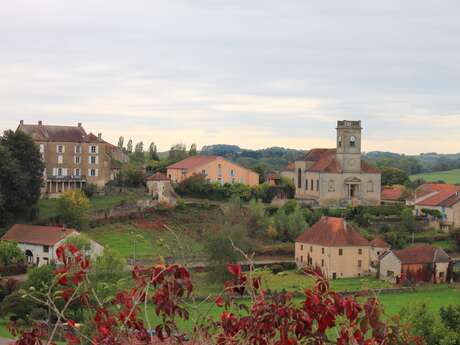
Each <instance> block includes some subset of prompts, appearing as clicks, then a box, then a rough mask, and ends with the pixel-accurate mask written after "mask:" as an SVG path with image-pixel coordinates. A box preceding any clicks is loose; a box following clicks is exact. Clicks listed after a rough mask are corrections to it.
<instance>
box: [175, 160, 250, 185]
mask: <svg viewBox="0 0 460 345" xmlns="http://www.w3.org/2000/svg"><path fill="white" fill-rule="evenodd" d="M198 174H201V175H203V176H204V177H205V178H206V179H207V180H208V181H209V182H218V183H220V184H222V185H223V184H224V183H243V184H247V185H249V186H255V185H258V184H259V174H257V173H255V172H254V171H252V170H249V169H246V168H244V167H242V166H241V165H238V164H235V163H233V162H230V161H228V160H226V159H225V158H223V157H220V156H192V157H188V158H185V159H183V160H181V161H179V162H177V163H174V164H172V165H170V166H168V168H167V176H168V177H169V178H170V179H171V181H172V182H175V183H179V182H182V181H183V180H185V179H187V178H189V177H190V176H193V175H198Z"/></svg>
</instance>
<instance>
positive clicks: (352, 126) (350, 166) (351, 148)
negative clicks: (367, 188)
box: [337, 120, 362, 173]
mask: <svg viewBox="0 0 460 345" xmlns="http://www.w3.org/2000/svg"><path fill="white" fill-rule="evenodd" d="M361 134H362V128H361V121H347V120H344V121H337V161H338V162H339V163H340V165H341V166H342V169H343V172H349V173H359V172H361Z"/></svg>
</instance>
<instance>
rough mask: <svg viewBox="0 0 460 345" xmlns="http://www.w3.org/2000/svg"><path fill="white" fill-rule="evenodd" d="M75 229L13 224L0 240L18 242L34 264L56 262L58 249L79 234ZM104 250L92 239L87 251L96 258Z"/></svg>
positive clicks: (40, 264) (29, 260) (27, 260)
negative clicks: (71, 237)
mask: <svg viewBox="0 0 460 345" xmlns="http://www.w3.org/2000/svg"><path fill="white" fill-rule="evenodd" d="M79 235H80V233H79V232H78V231H77V230H75V229H68V228H65V227H62V226H60V227H58V226H38V225H30V224H15V225H13V226H12V227H11V228H10V229H9V230H8V231H7V232H6V233H5V234H4V235H3V236H2V238H1V239H0V240H2V241H13V242H16V243H17V244H18V246H19V248H20V249H21V250H22V251H23V252H24V255H25V257H26V262H27V264H29V265H33V266H42V265H47V264H51V263H55V262H56V260H57V257H56V249H57V248H58V247H59V246H61V245H62V244H64V242H65V241H66V239H68V238H69V237H70V236H79ZM103 251H104V247H102V246H101V245H100V244H99V243H97V242H95V241H93V240H91V242H90V248H89V249H88V250H87V252H86V253H85V254H86V255H87V256H90V257H92V258H95V257H97V256H99V255H101V254H102V253H103Z"/></svg>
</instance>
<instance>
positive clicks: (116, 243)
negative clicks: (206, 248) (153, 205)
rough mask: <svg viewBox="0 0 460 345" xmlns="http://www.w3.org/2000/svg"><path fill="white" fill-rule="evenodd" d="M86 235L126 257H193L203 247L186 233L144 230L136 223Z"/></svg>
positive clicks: (128, 223)
mask: <svg viewBox="0 0 460 345" xmlns="http://www.w3.org/2000/svg"><path fill="white" fill-rule="evenodd" d="M85 233H86V234H87V235H88V236H90V237H91V238H92V239H93V240H95V241H96V242H98V243H100V244H101V245H103V246H105V247H110V248H112V249H114V250H115V251H117V252H119V253H120V254H121V255H122V256H124V257H125V258H132V257H133V256H134V255H135V256H136V259H149V260H155V259H158V258H159V256H163V257H167V256H173V257H174V258H176V259H180V258H181V257H184V256H187V257H193V256H196V255H199V254H200V253H201V252H202V250H203V248H202V245H201V244H200V243H198V242H197V241H195V240H194V239H193V238H191V237H190V236H188V235H186V234H185V233H184V232H183V231H180V230H177V231H174V233H171V232H169V231H167V230H165V229H162V228H144V227H141V226H140V225H139V224H136V223H134V222H126V223H114V224H108V225H104V226H100V227H96V228H92V229H90V230H86V231H85Z"/></svg>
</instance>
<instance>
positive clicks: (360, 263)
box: [358, 260, 363, 268]
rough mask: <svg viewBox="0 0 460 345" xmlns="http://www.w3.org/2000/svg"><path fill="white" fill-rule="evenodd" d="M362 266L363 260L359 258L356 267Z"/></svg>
mask: <svg viewBox="0 0 460 345" xmlns="http://www.w3.org/2000/svg"><path fill="white" fill-rule="evenodd" d="M362 266H363V262H362V261H361V260H358V267H359V268H361V267H362Z"/></svg>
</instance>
